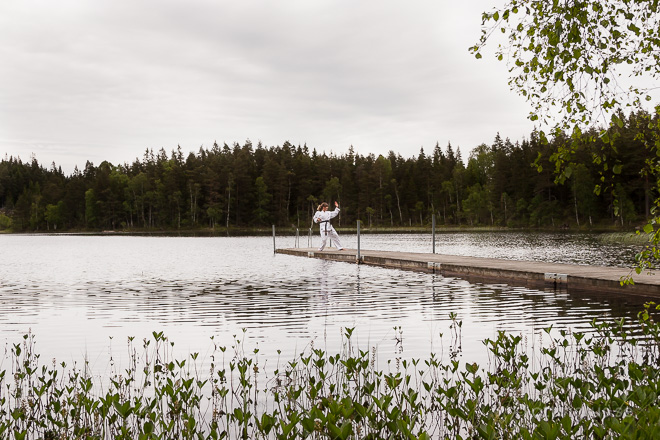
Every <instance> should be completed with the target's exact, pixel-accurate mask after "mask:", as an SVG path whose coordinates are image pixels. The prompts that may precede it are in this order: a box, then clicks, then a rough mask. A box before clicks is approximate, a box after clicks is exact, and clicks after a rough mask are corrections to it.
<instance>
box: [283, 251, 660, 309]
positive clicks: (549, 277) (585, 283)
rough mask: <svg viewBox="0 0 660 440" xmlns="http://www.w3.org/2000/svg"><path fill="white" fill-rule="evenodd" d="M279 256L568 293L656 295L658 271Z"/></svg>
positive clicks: (371, 254)
mask: <svg viewBox="0 0 660 440" xmlns="http://www.w3.org/2000/svg"><path fill="white" fill-rule="evenodd" d="M276 252H277V253H279V254H287V255H295V256H300V257H307V258H321V259H325V260H332V261H342V262H346V263H353V264H366V265H372V266H381V267H390V268H396V269H405V270H416V271H422V272H431V273H437V274H441V275H443V276H453V277H458V278H463V279H466V280H468V281H476V282H502V283H507V284H511V285H521V286H526V287H534V288H544V287H555V288H562V289H567V290H570V291H592V292H609V293H619V294H623V295H636V296H648V297H655V298H660V275H657V274H648V273H642V274H639V275H637V274H635V273H634V272H633V279H634V280H635V284H634V285H625V286H622V285H621V279H622V278H624V277H627V276H629V275H630V274H631V270H630V269H625V268H619V267H605V266H586V265H576V264H558V263H545V262H539V261H518V260H500V259H495V258H481V257H464V256H457V255H440V254H430V253H429V254H425V253H415V252H390V251H369V250H362V251H360V260H359V261H358V259H357V251H356V250H355V249H344V250H341V251H338V250H336V249H332V248H331V249H325V250H324V251H323V252H319V251H318V250H317V249H315V248H292V249H277V250H276Z"/></svg>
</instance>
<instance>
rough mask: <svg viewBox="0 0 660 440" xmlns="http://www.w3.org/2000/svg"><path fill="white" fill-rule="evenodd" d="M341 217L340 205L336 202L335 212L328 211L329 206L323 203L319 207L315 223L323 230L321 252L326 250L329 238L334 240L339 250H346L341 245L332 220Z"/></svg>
mask: <svg viewBox="0 0 660 440" xmlns="http://www.w3.org/2000/svg"><path fill="white" fill-rule="evenodd" d="M338 215H339V203H337V202H335V210H334V211H328V204H327V203H326V202H323V203H321V204H320V205H319V207H318V208H317V210H316V214H314V223H317V224H318V225H319V227H320V229H321V247H319V251H322V250H323V249H324V248H325V243H326V241H328V237H330V240H332V241H333V242H334V243H335V245H336V246H337V250H339V251H341V250H343V249H344V248H343V247H342V245H341V241H340V240H339V236H338V235H337V231H335V228H333V227H332V223H330V220H332V219H333V218H335V217H337V216H338Z"/></svg>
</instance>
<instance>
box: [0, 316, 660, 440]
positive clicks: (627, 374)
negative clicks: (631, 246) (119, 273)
mask: <svg viewBox="0 0 660 440" xmlns="http://www.w3.org/2000/svg"><path fill="white" fill-rule="evenodd" d="M656 314H657V307H656V308H654V307H652V305H651V304H649V305H647V306H646V308H645V310H643V311H642V312H641V313H639V315H638V321H637V322H636V323H634V325H631V324H632V323H626V322H624V321H623V320H619V321H612V322H596V321H594V322H593V323H592V329H591V331H589V332H587V333H573V332H570V331H565V330H562V331H559V332H557V331H554V330H552V327H550V328H547V329H544V331H543V333H542V334H541V335H539V342H538V345H537V344H536V343H534V344H533V347H532V348H531V349H530V347H528V345H527V341H526V340H525V339H524V338H523V337H522V336H520V335H514V334H508V333H505V332H499V333H498V335H497V338H495V339H487V340H485V341H484V346H485V348H486V350H487V351H488V355H489V361H488V365H478V364H476V363H471V362H462V361H461V349H460V347H461V343H462V341H461V328H462V325H463V324H462V321H460V320H459V319H458V318H457V316H456V315H455V314H451V315H450V322H451V324H450V332H449V337H450V338H451V341H450V345H449V351H448V359H446V360H444V359H442V357H443V356H442V355H441V357H440V358H438V357H437V356H436V355H435V354H431V356H430V357H429V358H428V359H426V360H419V359H410V360H409V359H405V358H403V357H401V352H402V339H401V338H402V333H401V329H400V328H395V332H396V336H397V353H398V355H397V357H396V358H395V359H394V362H390V363H388V366H387V368H386V369H379V368H377V367H376V358H377V353H376V351H375V348H374V349H373V350H371V351H370V350H366V351H363V350H360V349H359V347H356V346H355V344H354V342H353V341H352V339H351V338H352V336H353V333H354V330H355V329H353V328H347V329H345V334H344V341H343V347H342V349H341V351H340V353H336V354H331V353H327V352H325V351H324V350H321V349H318V348H315V347H314V346H313V344H312V345H311V347H310V349H309V350H308V351H306V352H303V353H302V354H300V355H299V356H297V357H296V358H295V359H292V360H290V361H288V362H286V363H285V364H284V365H283V366H282V367H280V366H279V365H278V366H277V368H276V369H275V370H274V371H265V370H264V369H263V367H262V366H261V365H260V364H259V362H258V359H259V358H258V353H259V350H256V349H255V350H254V351H253V352H252V354H250V355H246V353H245V348H244V345H243V342H241V340H240V339H235V341H234V343H233V345H232V347H231V350H230V352H232V351H233V356H230V357H229V360H227V361H225V359H226V358H225V353H226V351H227V347H218V346H217V344H214V347H215V348H214V351H213V353H212V355H211V356H210V359H211V361H210V362H211V363H210V368H209V369H206V368H204V369H202V368H198V365H197V361H198V354H197V353H192V354H190V355H189V356H188V357H187V358H186V359H176V358H174V357H173V355H172V350H173V345H174V344H173V343H172V342H171V341H170V340H169V339H168V338H167V337H166V336H165V335H164V334H163V333H162V332H153V338H152V339H145V340H144V342H143V345H142V350H143V353H142V354H140V352H139V351H138V350H137V349H136V348H135V347H134V346H133V338H129V339H128V352H129V353H130V354H131V355H130V356H131V359H130V360H129V367H128V368H119V367H116V366H115V365H114V363H112V364H111V366H110V376H109V377H105V378H100V379H95V378H94V377H93V376H91V375H90V373H89V368H88V367H89V366H88V365H87V364H85V365H84V368H83V369H82V370H80V369H78V368H77V367H76V365H75V364H74V366H73V367H69V366H67V365H66V364H65V363H61V364H59V365H58V364H56V362H55V361H53V363H52V364H50V365H42V364H41V363H40V362H39V355H38V354H37V352H36V350H35V339H34V336H33V335H31V334H28V335H25V336H24V338H23V341H21V342H19V343H15V344H12V345H11V346H10V347H8V350H7V352H6V355H5V360H6V361H7V365H8V366H9V368H8V369H6V370H2V371H0V436H3V437H7V436H8V435H10V434H9V433H12V434H13V436H14V438H43V439H47V438H90V439H109V438H114V439H135V438H138V439H149V438H182V439H198V438H211V439H218V438H255V439H270V438H273V439H275V438H277V439H280V438H307V437H311V438H331V439H376V438H405V439H429V438H486V439H494V438H504V439H518V438H525V439H536V438H554V439H573V438H631V439H632V438H642V439H645V438H648V439H651V438H657V435H658V433H660V410H659V409H658V408H660V386H659V385H658V384H660V380H659V379H660V367H659V365H660V325H658V323H656V322H655V320H654V316H655V315H656ZM220 359H222V361H219V360H220ZM2 364H4V363H2ZM201 371H204V373H201ZM97 381H100V382H97Z"/></svg>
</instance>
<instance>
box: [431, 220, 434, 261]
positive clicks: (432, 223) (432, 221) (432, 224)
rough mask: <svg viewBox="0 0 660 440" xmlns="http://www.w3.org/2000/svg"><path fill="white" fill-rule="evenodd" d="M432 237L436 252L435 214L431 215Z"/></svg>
mask: <svg viewBox="0 0 660 440" xmlns="http://www.w3.org/2000/svg"><path fill="white" fill-rule="evenodd" d="M431 230H432V231H433V232H431V238H432V240H433V253H434V254H435V214H433V215H432V216H431Z"/></svg>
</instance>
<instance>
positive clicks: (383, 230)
mask: <svg viewBox="0 0 660 440" xmlns="http://www.w3.org/2000/svg"><path fill="white" fill-rule="evenodd" d="M335 228H336V229H337V231H338V232H339V233H341V234H356V233H357V227H341V226H336V227H335ZM435 232H436V234H454V233H493V232H494V233H557V234H561V233H585V234H600V235H601V237H600V239H601V240H604V241H608V242H612V243H621V244H625V243H627V244H644V243H646V242H647V241H648V238H647V237H646V235H645V234H640V235H636V234H635V231H622V230H620V229H617V228H616V227H598V228H592V229H577V228H538V229H529V228H507V227H491V226H436V231H435ZM272 233H273V229H272V227H267V228H264V227H253V228H215V229H213V228H198V229H173V230H164V229H163V230H161V229H152V230H145V229H124V230H103V231H91V230H65V231H55V230H50V231H48V230H46V231H43V230H40V231H13V230H11V229H5V230H0V235H1V234H7V235H13V234H20V235H76V236H84V235H89V236H99V235H102V236H163V237H178V236H180V237H227V236H230V237H231V236H269V235H272ZM317 233H318V231H317V228H316V227H314V228H312V234H313V235H316V234H317ZM360 233H361V234H431V227H430V226H412V227H410V226H394V227H371V228H370V227H364V226H361V227H360ZM275 234H276V235H277V236H294V235H296V227H295V226H289V227H284V226H276V227H275ZM298 234H300V235H301V236H304V235H307V234H309V228H298Z"/></svg>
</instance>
